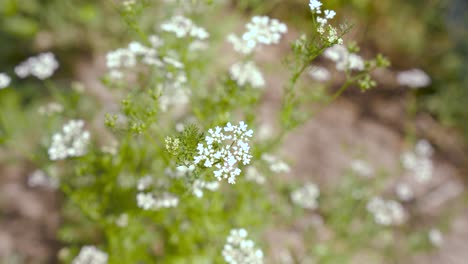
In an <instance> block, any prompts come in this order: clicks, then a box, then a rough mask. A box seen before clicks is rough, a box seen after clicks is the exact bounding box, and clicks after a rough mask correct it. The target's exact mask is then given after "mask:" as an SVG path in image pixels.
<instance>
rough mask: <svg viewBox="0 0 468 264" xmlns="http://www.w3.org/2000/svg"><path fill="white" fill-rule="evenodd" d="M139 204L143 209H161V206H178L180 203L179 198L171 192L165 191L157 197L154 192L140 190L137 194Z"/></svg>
mask: <svg viewBox="0 0 468 264" xmlns="http://www.w3.org/2000/svg"><path fill="white" fill-rule="evenodd" d="M136 198H137V205H138V207H140V208H142V209H143V210H159V209H161V208H171V207H176V206H177V205H178V204H179V198H178V197H177V196H175V195H173V194H170V193H163V194H162V195H160V196H158V197H156V196H155V195H154V194H152V193H143V192H140V193H138V194H137V197H136Z"/></svg>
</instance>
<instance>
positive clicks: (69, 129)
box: [48, 120, 90, 160]
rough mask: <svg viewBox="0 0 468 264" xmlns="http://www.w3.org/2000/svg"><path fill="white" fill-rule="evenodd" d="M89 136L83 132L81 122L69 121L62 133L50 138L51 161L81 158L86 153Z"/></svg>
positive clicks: (82, 123)
mask: <svg viewBox="0 0 468 264" xmlns="http://www.w3.org/2000/svg"><path fill="white" fill-rule="evenodd" d="M89 140H90V134H89V132H88V131H86V130H84V122H83V120H70V121H69V122H68V123H66V124H65V125H64V126H63V128H62V131H61V132H59V133H55V134H54V135H53V136H52V144H51V145H50V147H49V151H48V153H49V158H50V159H51V160H62V159H66V158H68V157H79V156H83V155H85V154H86V152H87V147H88V144H89Z"/></svg>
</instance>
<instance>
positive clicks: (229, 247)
mask: <svg viewBox="0 0 468 264" xmlns="http://www.w3.org/2000/svg"><path fill="white" fill-rule="evenodd" d="M247 235H248V233H247V231H246V230H245V229H243V228H241V229H233V230H231V232H230V234H229V236H228V237H227V239H226V244H225V245H224V249H223V253H222V254H223V257H224V260H225V261H226V262H227V263H229V264H262V263H263V252H262V250H260V249H256V248H255V243H254V242H253V241H252V240H249V239H247Z"/></svg>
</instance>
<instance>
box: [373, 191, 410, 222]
mask: <svg viewBox="0 0 468 264" xmlns="http://www.w3.org/2000/svg"><path fill="white" fill-rule="evenodd" d="M367 210H368V211H369V212H370V213H372V214H373V216H374V221H375V222H376V223H377V224H379V225H384V226H390V225H400V224H403V223H404V222H405V221H406V212H405V209H404V208H403V206H402V205H401V204H400V203H398V202H397V201H394V200H384V199H382V198H380V197H374V198H372V199H371V200H370V201H369V202H368V203H367Z"/></svg>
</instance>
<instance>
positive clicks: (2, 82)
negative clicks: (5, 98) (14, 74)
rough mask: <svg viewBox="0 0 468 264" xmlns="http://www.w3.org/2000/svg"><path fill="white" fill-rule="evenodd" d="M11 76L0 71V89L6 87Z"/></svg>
mask: <svg viewBox="0 0 468 264" xmlns="http://www.w3.org/2000/svg"><path fill="white" fill-rule="evenodd" d="M10 82H11V78H10V76H8V75H6V74H5V73H2V72H0V89H3V88H6V87H8V85H10Z"/></svg>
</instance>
